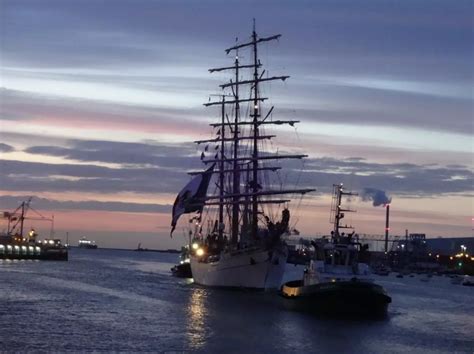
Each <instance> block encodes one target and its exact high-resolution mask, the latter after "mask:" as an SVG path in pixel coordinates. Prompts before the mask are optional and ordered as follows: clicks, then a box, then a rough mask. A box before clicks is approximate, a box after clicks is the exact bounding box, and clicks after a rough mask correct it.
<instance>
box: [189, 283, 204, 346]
mask: <svg viewBox="0 0 474 354" xmlns="http://www.w3.org/2000/svg"><path fill="white" fill-rule="evenodd" d="M206 300H207V292H206V289H202V288H195V287H193V288H192V289H191V294H190V296H189V302H188V305H187V309H186V314H187V319H186V327H187V331H186V335H187V338H188V341H189V346H190V348H192V349H193V350H197V349H200V348H202V346H203V345H204V344H205V341H206V332H207V331H206V327H207V326H206V318H207V315H208V313H207V308H206Z"/></svg>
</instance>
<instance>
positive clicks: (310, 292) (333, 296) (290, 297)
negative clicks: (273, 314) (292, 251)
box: [281, 280, 392, 317]
mask: <svg viewBox="0 0 474 354" xmlns="http://www.w3.org/2000/svg"><path fill="white" fill-rule="evenodd" d="M281 295H282V296H283V297H284V298H285V305H286V306H287V307H288V308H289V309H291V310H295V311H303V312H308V313H314V314H325V315H349V316H350V315H365V316H376V317H380V316H385V315H386V314H387V308H388V304H389V303H391V302H392V299H391V297H390V296H388V295H387V294H386V292H385V290H384V289H383V287H381V286H380V285H377V284H374V283H371V282H364V281H337V282H331V283H318V284H313V285H306V286H304V285H303V282H302V281H300V280H297V281H291V282H288V283H286V284H284V285H283V287H282V290H281Z"/></svg>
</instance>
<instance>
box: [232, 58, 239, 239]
mask: <svg viewBox="0 0 474 354" xmlns="http://www.w3.org/2000/svg"><path fill="white" fill-rule="evenodd" d="M234 97H235V117H234V124H235V125H234V142H233V143H234V154H233V156H234V161H233V166H232V168H233V173H232V176H233V180H232V193H233V194H234V198H233V200H232V202H233V204H232V227H231V242H232V243H233V244H236V243H237V241H238V238H239V210H240V207H239V203H238V202H239V192H240V171H239V163H238V160H237V158H238V154H239V125H238V124H239V116H240V104H239V52H238V51H237V52H236V54H235V91H234Z"/></svg>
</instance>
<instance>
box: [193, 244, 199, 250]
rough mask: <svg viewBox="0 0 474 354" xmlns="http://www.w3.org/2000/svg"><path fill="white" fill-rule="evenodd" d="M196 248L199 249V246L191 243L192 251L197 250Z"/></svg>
mask: <svg viewBox="0 0 474 354" xmlns="http://www.w3.org/2000/svg"><path fill="white" fill-rule="evenodd" d="M198 248H199V245H198V244H197V243H196V242H194V243H193V250H197V249H198Z"/></svg>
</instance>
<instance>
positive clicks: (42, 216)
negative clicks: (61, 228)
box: [28, 205, 51, 219]
mask: <svg viewBox="0 0 474 354" xmlns="http://www.w3.org/2000/svg"><path fill="white" fill-rule="evenodd" d="M28 210H31V211H33V212H34V213H36V214H37V215H39V216H40V217H41V218H43V219H51V218H47V217H45V216H44V215H42V214H41V213H40V212H39V211H37V210H35V209H34V208H33V207H32V206H31V205H29V206H28Z"/></svg>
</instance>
